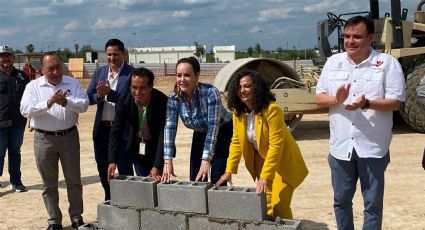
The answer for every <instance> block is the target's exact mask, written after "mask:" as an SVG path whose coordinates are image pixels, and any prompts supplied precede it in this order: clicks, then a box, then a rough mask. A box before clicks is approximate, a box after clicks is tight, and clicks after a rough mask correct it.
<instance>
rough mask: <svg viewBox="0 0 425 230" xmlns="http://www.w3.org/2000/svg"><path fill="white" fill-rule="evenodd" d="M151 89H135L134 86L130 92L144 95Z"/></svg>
mask: <svg viewBox="0 0 425 230" xmlns="http://www.w3.org/2000/svg"><path fill="white" fill-rule="evenodd" d="M150 89H151V87H149V86H148V87H135V86H131V87H130V90H131V92H134V93H135V92H139V93H146V92H148V91H149V90H150Z"/></svg>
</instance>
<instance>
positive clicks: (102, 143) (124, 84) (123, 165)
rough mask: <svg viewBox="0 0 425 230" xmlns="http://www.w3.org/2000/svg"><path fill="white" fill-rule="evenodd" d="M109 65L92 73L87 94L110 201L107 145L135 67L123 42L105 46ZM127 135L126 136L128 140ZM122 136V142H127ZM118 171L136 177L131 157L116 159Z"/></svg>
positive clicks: (97, 154) (100, 168)
mask: <svg viewBox="0 0 425 230" xmlns="http://www.w3.org/2000/svg"><path fill="white" fill-rule="evenodd" d="M105 53H106V56H107V59H108V65H105V66H101V67H99V68H97V69H96V70H95V72H94V74H93V77H92V80H91V82H90V85H89V87H88V89H87V94H88V96H89V99H90V104H91V105H94V104H96V105H97V111H96V118H95V120H94V126H93V146H94V156H95V160H96V164H97V171H98V172H99V178H100V182H101V183H102V187H103V190H104V191H105V200H110V199H111V193H110V190H109V182H108V163H109V159H108V143H109V133H110V131H111V128H112V125H113V121H114V118H115V105H116V103H117V101H118V98H119V97H120V96H121V95H124V94H126V93H128V92H129V91H130V75H131V72H132V71H133V67H131V66H129V65H128V64H127V63H125V62H124V59H125V49H124V43H123V42H122V41H120V40H118V39H116V38H113V39H110V40H108V41H107V42H106V44H105ZM125 136H126V135H124V138H125ZM122 137H123V136H121V141H122V142H124V141H125V140H124V139H123V138H122ZM117 162H118V172H119V174H121V175H133V167H132V162H131V156H129V155H128V154H125V153H122V154H120V158H119V159H117Z"/></svg>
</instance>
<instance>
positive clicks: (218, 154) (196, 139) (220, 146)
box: [190, 121, 233, 185]
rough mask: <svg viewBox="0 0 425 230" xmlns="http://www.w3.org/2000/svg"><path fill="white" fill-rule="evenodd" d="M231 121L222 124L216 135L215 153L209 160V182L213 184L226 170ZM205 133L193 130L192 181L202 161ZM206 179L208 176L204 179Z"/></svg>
mask: <svg viewBox="0 0 425 230" xmlns="http://www.w3.org/2000/svg"><path fill="white" fill-rule="evenodd" d="M232 133H233V123H232V121H229V122H227V123H226V124H223V125H222V126H221V127H220V129H219V131H218V135H217V142H216V146H215V154H214V157H213V158H212V160H211V182H212V183H213V184H215V183H216V182H217V181H218V180H219V179H220V177H221V176H222V175H223V174H224V172H225V170H226V163H227V157H229V147H230V142H231V140H232ZM206 137H207V134H206V133H201V132H196V131H194V132H193V138H192V149H191V152H190V180H191V181H194V180H195V179H196V176H197V175H198V172H199V168H200V167H201V162H202V152H203V150H204V142H205V139H206ZM205 181H208V178H207V179H206V180H205ZM223 185H225V184H223Z"/></svg>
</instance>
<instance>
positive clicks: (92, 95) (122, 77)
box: [87, 63, 134, 137]
mask: <svg viewBox="0 0 425 230" xmlns="http://www.w3.org/2000/svg"><path fill="white" fill-rule="evenodd" d="M133 69H134V68H133V67H132V66H130V65H128V64H127V63H124V65H123V67H122V69H121V71H120V73H119V75H118V85H117V88H116V90H112V89H111V92H110V93H109V95H108V101H109V102H114V103H117V101H118V98H119V97H120V95H124V94H126V93H127V92H130V85H131V72H132V71H133ZM108 74H109V66H108V65H105V66H102V67H99V68H97V69H96V70H95V71H94V73H93V77H92V80H91V82H90V85H89V86H88V88H87V95H88V96H89V100H90V105H94V104H96V105H97V111H96V118H95V120H94V126H93V137H96V136H97V134H98V130H99V125H100V122H101V121H102V111H103V105H104V104H105V101H104V100H98V98H97V90H96V86H97V83H98V82H99V81H102V82H103V83H105V82H106V81H107V79H108Z"/></svg>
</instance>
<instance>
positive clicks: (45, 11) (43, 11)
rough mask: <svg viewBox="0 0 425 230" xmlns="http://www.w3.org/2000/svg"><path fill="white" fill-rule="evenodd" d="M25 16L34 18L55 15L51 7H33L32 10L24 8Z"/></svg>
mask: <svg viewBox="0 0 425 230" xmlns="http://www.w3.org/2000/svg"><path fill="white" fill-rule="evenodd" d="M22 11H23V13H22V14H23V15H24V16H25V17H32V16H46V15H54V14H55V13H54V12H53V11H52V10H51V8H50V7H45V6H41V7H31V8H23V9H22Z"/></svg>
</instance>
